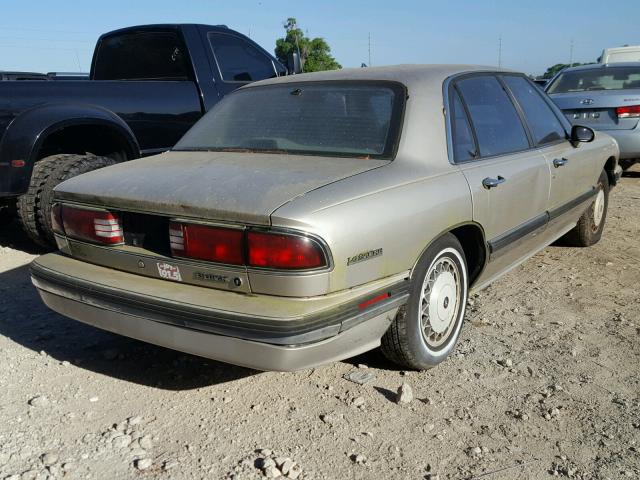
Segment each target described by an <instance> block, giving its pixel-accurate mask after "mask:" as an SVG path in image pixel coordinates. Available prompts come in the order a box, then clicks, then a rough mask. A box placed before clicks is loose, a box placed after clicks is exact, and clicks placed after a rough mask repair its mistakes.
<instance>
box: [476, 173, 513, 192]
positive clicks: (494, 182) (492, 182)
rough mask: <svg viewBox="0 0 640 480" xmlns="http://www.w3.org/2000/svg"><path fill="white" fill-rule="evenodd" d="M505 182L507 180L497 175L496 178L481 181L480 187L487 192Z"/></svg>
mask: <svg viewBox="0 0 640 480" xmlns="http://www.w3.org/2000/svg"><path fill="white" fill-rule="evenodd" d="M506 181H507V179H506V178H504V177H501V176H500V175H498V178H491V177H487V178H485V179H484V180H482V186H483V187H484V188H486V189H487V190H489V189H490V188H494V187H497V186H498V185H500V184H501V183H504V182H506Z"/></svg>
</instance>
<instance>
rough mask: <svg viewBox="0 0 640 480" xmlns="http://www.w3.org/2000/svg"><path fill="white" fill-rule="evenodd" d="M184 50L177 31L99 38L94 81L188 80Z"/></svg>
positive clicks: (187, 67)
mask: <svg viewBox="0 0 640 480" xmlns="http://www.w3.org/2000/svg"><path fill="white" fill-rule="evenodd" d="M185 55H186V50H185V48H184V44H183V42H182V39H181V38H180V37H179V36H178V34H177V32H138V33H129V34H125V35H117V36H113V37H107V38H104V39H102V41H101V42H100V46H99V47H98V53H97V56H96V63H95V69H94V74H93V78H94V79H95V80H188V79H189V78H190V76H191V75H190V71H191V70H190V68H189V64H188V62H187V59H186V58H185Z"/></svg>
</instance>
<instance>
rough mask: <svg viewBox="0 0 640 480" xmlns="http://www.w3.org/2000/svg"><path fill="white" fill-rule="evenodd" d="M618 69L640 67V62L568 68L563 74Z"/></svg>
mask: <svg viewBox="0 0 640 480" xmlns="http://www.w3.org/2000/svg"><path fill="white" fill-rule="evenodd" d="M617 67H640V62H615V63H590V64H589V65H579V66H577V67H567V68H565V69H564V70H562V73H564V72H575V71H578V70H593V69H596V68H617Z"/></svg>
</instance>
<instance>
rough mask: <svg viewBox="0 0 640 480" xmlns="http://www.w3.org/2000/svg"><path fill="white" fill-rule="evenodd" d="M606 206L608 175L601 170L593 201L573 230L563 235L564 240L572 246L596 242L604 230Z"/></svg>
mask: <svg viewBox="0 0 640 480" xmlns="http://www.w3.org/2000/svg"><path fill="white" fill-rule="evenodd" d="M608 207H609V177H608V176H607V172H605V171H604V170H603V171H602V173H601V174H600V178H599V179H598V185H597V186H596V196H595V199H594V200H593V203H592V204H591V205H590V206H589V208H587V210H586V211H585V212H584V213H583V214H582V216H581V217H580V219H579V220H578V223H577V225H576V226H575V227H574V228H573V230H571V231H569V233H567V234H566V235H565V237H564V240H565V242H566V243H567V244H569V245H571V246H574V247H590V246H591V245H594V244H596V243H598V242H599V241H600V238H601V237H602V232H603V231H604V224H605V220H606V219H607V209H608Z"/></svg>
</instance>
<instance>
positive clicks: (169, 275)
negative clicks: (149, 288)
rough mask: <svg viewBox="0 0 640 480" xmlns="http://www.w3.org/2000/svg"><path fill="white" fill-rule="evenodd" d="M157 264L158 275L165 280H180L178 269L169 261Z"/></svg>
mask: <svg viewBox="0 0 640 480" xmlns="http://www.w3.org/2000/svg"><path fill="white" fill-rule="evenodd" d="M156 265H158V274H159V275H160V277H162V278H164V279H166V280H173V281H175V282H181V281H182V276H181V275H180V269H179V268H178V267H177V266H175V265H171V264H169V263H157V264H156Z"/></svg>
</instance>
